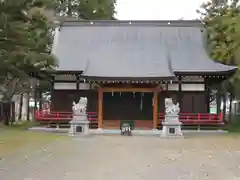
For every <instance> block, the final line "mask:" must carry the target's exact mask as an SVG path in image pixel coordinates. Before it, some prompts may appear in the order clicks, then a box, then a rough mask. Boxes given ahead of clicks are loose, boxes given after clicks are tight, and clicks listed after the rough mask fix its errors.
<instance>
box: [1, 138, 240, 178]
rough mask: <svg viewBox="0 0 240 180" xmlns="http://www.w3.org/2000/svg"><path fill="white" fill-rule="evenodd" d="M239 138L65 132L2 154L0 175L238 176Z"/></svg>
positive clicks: (239, 159)
mask: <svg viewBox="0 0 240 180" xmlns="http://www.w3.org/2000/svg"><path fill="white" fill-rule="evenodd" d="M239 140H240V137H238V136H236V137H234V136H230V135H218V136H213V135H209V136H194V137H189V138H185V139H161V138H159V137H147V136H146V137H145V136H133V137H121V136H103V135H98V136H96V135H95V136H91V137H85V138H83V137H77V138H70V137H69V138H66V139H63V140H59V141H54V142H52V143H51V144H48V145H46V146H45V147H42V148H40V149H34V148H33V149H31V148H30V149H22V150H21V152H19V153H18V155H14V156H11V157H5V158H4V159H3V160H0V179H1V180H143V179H144V180H145V179H146V180H181V179H184V180H209V179H211V180H235V179H236V180H237V179H240V143H239Z"/></svg>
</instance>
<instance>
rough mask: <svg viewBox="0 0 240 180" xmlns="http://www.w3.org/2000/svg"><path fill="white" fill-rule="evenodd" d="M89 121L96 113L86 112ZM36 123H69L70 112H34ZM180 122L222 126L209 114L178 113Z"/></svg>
mask: <svg viewBox="0 0 240 180" xmlns="http://www.w3.org/2000/svg"><path fill="white" fill-rule="evenodd" d="M87 114H88V119H89V121H97V112H88V113H87ZM35 119H36V121H46V122H47V121H52V122H53V121H70V120H71V119H72V112H63V111H61V112H54V111H44V110H43V111H36V114H35ZM179 119H180V121H181V122H182V123H183V124H185V125H216V124H223V115H222V113H220V114H209V113H180V114H179ZM163 120H164V113H158V123H160V124H161V123H162V121H163Z"/></svg>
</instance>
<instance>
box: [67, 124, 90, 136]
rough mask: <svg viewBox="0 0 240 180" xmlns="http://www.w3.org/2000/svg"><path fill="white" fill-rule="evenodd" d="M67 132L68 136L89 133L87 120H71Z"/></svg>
mask: <svg viewBox="0 0 240 180" xmlns="http://www.w3.org/2000/svg"><path fill="white" fill-rule="evenodd" d="M68 134H69V136H76V135H87V134H89V121H74V122H73V121H71V122H70V129H69V131H68Z"/></svg>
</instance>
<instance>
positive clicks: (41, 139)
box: [0, 123, 66, 157]
mask: <svg viewBox="0 0 240 180" xmlns="http://www.w3.org/2000/svg"><path fill="white" fill-rule="evenodd" d="M31 126H32V124H31V123H23V124H16V125H13V126H10V127H5V126H1V127H0V157H2V156H4V155H6V154H8V153H14V152H15V151H17V150H19V149H22V148H38V147H40V146H42V145H44V144H46V143H50V142H52V141H55V140H57V139H60V138H64V137H66V136H62V135H59V134H56V133H47V132H32V131H28V130H27V129H28V127H31Z"/></svg>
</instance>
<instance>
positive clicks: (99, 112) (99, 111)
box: [98, 87, 103, 129]
mask: <svg viewBox="0 0 240 180" xmlns="http://www.w3.org/2000/svg"><path fill="white" fill-rule="evenodd" d="M102 105H103V91H102V88H101V87H99V88H98V128H99V129H102V124H103V123H102V120H103V116H102Z"/></svg>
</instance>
